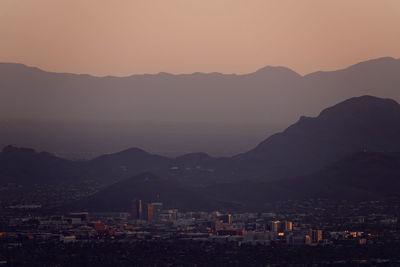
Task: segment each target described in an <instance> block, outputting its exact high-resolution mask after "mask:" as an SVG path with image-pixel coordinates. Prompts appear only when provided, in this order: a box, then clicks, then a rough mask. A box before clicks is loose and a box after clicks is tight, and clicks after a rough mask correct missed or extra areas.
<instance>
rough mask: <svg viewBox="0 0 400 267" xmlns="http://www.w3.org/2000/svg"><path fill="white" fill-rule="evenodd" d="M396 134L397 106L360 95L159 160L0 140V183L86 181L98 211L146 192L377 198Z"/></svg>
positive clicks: (394, 159) (389, 188)
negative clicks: (216, 151) (225, 145)
mask: <svg viewBox="0 0 400 267" xmlns="http://www.w3.org/2000/svg"><path fill="white" fill-rule="evenodd" d="M399 136H400V105H399V104H398V103H397V102H396V101H394V100H391V99H383V98H377V97H373V96H361V97H354V98H350V99H348V100H345V101H343V102H340V103H338V104H336V105H334V106H332V107H329V108H326V109H324V110H323V111H322V112H321V113H320V114H319V115H318V116H317V117H314V118H311V117H301V118H300V119H299V120H298V122H296V123H295V124H293V125H291V126H289V127H288V128H287V129H286V130H284V131H283V132H281V133H277V134H275V135H272V136H270V137H268V138H267V139H265V140H264V141H263V142H261V143H260V144H259V145H257V146H256V147H255V148H253V149H251V150H249V151H247V152H244V153H241V154H238V155H236V156H233V157H225V158H214V157H211V156H209V155H207V154H205V153H192V154H187V155H183V156H179V157H176V158H168V157H164V156H159V155H154V154H151V153H148V152H146V151H144V150H141V149H138V148H131V149H127V150H124V151H121V152H119V153H114V154H108V155H103V156H100V157H97V158H95V159H93V160H88V161H70V160H65V159H60V158H57V157H55V156H53V155H51V154H48V153H44V152H42V153H37V152H35V151H34V150H31V149H25V148H16V147H12V146H8V147H6V148H4V149H3V151H2V152H1V153H0V179H1V180H0V181H1V182H3V183H4V182H15V183H25V184H33V183H52V182H53V183H57V182H59V181H60V180H70V181H71V180H72V181H73V180H74V179H75V180H76V181H80V180H82V179H94V180H97V181H98V182H101V183H102V184H103V185H104V187H103V189H102V190H100V191H99V192H98V193H96V194H95V195H92V196H90V197H88V198H85V199H83V200H82V202H80V203H81V206H80V207H82V208H91V207H92V208H93V207H94V206H96V205H95V204H93V203H97V204H99V203H103V204H101V205H100V206H96V207H97V208H101V207H103V208H104V209H107V210H121V209H123V208H126V206H124V205H127V204H126V203H130V201H131V200H132V199H131V198H135V197H141V198H143V199H146V197H147V198H149V200H150V199H154V198H155V196H156V195H158V196H159V197H160V198H161V200H162V201H163V202H165V203H169V204H170V206H173V205H177V206H179V207H180V208H186V209H188V208H193V209H200V208H202V209H205V208H209V209H212V208H215V207H221V206H230V207H233V206H251V207H255V206H256V205H258V204H260V203H265V202H267V201H273V200H277V199H282V198H284V199H288V198H289V199H290V198H306V197H328V198H340V197H343V198H357V199H358V198H379V197H385V196H390V195H396V194H397V191H396V190H398V189H400V188H399V185H400V183H399V182H398V180H399V174H400V164H399V163H400V156H399V152H400V139H399ZM141 173H145V174H141ZM146 177H147V178H146ZM148 177H150V178H148ZM121 203H124V205H122V204H121ZM121 205H122V206H121Z"/></svg>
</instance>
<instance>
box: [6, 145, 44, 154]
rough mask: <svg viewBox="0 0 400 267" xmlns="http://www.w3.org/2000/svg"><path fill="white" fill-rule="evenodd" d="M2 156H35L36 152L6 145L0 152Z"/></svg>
mask: <svg viewBox="0 0 400 267" xmlns="http://www.w3.org/2000/svg"><path fill="white" fill-rule="evenodd" d="M2 154H3V155H11V154H13V155H14V154H37V153H36V151H35V150H34V149H32V148H25V147H16V146H12V145H8V146H6V147H4V148H3V150H2Z"/></svg>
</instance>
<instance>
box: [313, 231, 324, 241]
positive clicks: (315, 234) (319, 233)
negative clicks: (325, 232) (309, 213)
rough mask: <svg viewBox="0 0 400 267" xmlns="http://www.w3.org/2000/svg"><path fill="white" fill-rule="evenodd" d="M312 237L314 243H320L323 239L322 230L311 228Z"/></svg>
mask: <svg viewBox="0 0 400 267" xmlns="http://www.w3.org/2000/svg"><path fill="white" fill-rule="evenodd" d="M310 237H311V241H312V242H313V243H318V242H319V241H321V240H322V230H310Z"/></svg>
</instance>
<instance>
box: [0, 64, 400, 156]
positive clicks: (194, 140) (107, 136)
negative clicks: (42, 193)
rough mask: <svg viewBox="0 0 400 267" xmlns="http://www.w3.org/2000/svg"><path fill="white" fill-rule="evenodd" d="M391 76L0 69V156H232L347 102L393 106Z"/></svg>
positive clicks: (393, 71)
mask: <svg viewBox="0 0 400 267" xmlns="http://www.w3.org/2000/svg"><path fill="white" fill-rule="evenodd" d="M399 74H400V59H394V58H390V57H385V58H378V59H373V60H369V61H365V62H360V63H357V64H355V65H353V66H350V67H348V68H345V69H341V70H336V71H325V72H322V71H319V72H315V73H311V74H308V75H305V76H301V75H299V74H297V73H296V72H294V71H292V70H290V69H289V68H286V67H272V66H267V67H264V68H262V69H260V70H258V71H256V72H254V73H249V74H243V75H235V74H221V73H192V74H181V75H173V74H168V73H159V74H144V75H132V76H128V77H110V76H107V77H94V76H90V75H77V74H69V73H52V72H46V71H43V70H40V69H38V68H34V67H28V66H25V65H22V64H14V63H0V93H1V98H0V114H1V116H0V128H1V129H2V130H1V131H0V140H1V142H0V146H5V145H7V144H18V145H21V144H22V145H24V146H29V147H38V148H40V149H43V150H46V151H52V152H57V153H58V152H59V153H67V152H71V153H72V151H80V152H82V153H86V152H87V153H92V154H89V155H93V154H96V155H98V154H104V153H105V152H107V153H108V152H109V151H118V150H121V149H122V148H125V147H132V146H140V147H143V148H145V149H146V150H148V151H151V152H153V153H157V154H160V152H162V153H161V154H163V155H173V156H177V155H179V154H183V153H182V152H180V151H205V152H208V153H211V154H214V155H216V154H217V155H226V156H228V155H229V156H230V155H232V154H237V153H240V152H242V151H244V150H246V149H247V148H248V147H251V146H254V145H256V144H257V143H258V142H259V141H261V140H262V139H263V138H265V137H266V136H267V135H269V134H273V133H274V132H277V131H281V130H282V129H283V128H284V126H285V125H289V124H292V123H293V122H294V121H296V120H297V118H298V117H299V116H300V115H306V116H316V115H317V114H318V112H319V111H320V110H321V109H323V108H325V107H327V106H332V105H333V104H335V103H337V102H340V101H343V100H345V99H348V98H350V97H353V96H360V95H375V96H378V97H388V98H392V99H394V100H396V101H400V91H399V90H398V88H399V87H400V75H399Z"/></svg>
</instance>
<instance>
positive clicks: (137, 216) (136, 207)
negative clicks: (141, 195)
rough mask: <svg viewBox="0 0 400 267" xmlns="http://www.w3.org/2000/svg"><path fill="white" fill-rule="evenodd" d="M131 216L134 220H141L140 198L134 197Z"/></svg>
mask: <svg viewBox="0 0 400 267" xmlns="http://www.w3.org/2000/svg"><path fill="white" fill-rule="evenodd" d="M132 204H133V205H132V206H133V207H132V209H133V210H132V218H133V219H134V220H143V208H142V200H141V199H136V200H134V201H133V203H132Z"/></svg>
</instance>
